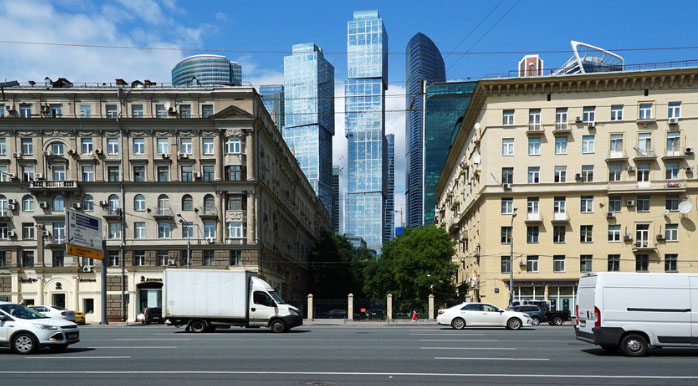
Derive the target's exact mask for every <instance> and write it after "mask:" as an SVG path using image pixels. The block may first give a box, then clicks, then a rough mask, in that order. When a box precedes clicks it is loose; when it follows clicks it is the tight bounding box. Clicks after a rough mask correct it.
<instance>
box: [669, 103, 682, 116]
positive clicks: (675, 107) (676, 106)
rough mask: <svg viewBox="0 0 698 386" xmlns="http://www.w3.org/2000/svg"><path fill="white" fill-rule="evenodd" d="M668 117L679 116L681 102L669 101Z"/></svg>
mask: <svg viewBox="0 0 698 386" xmlns="http://www.w3.org/2000/svg"><path fill="white" fill-rule="evenodd" d="M668 117H669V118H681V102H669V111H668Z"/></svg>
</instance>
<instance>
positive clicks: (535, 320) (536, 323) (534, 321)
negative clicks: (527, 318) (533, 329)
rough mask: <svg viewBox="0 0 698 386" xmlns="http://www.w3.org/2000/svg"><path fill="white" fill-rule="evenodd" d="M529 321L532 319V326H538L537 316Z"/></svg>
mask: <svg viewBox="0 0 698 386" xmlns="http://www.w3.org/2000/svg"><path fill="white" fill-rule="evenodd" d="M531 319H532V321H533V323H531V324H533V325H534V326H537V325H539V324H540V319H539V318H538V317H537V316H534V317H533V318H531Z"/></svg>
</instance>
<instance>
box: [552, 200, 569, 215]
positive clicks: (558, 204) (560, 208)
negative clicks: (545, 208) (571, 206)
mask: <svg viewBox="0 0 698 386" xmlns="http://www.w3.org/2000/svg"><path fill="white" fill-rule="evenodd" d="M553 213H554V214H555V215H564V214H565V213H567V199H566V198H565V197H563V196H556V197H554V198H553ZM555 217H557V216H555Z"/></svg>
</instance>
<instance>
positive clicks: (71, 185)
mask: <svg viewBox="0 0 698 386" xmlns="http://www.w3.org/2000/svg"><path fill="white" fill-rule="evenodd" d="M75 190H78V183H77V181H31V182H30V183H29V191H31V192H38V191H46V192H48V191H75Z"/></svg>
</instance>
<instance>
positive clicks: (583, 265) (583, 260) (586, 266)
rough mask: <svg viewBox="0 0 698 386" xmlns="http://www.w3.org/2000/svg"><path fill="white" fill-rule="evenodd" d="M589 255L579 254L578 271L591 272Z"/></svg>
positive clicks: (590, 257)
mask: <svg viewBox="0 0 698 386" xmlns="http://www.w3.org/2000/svg"><path fill="white" fill-rule="evenodd" d="M592 260H593V259H592V256H591V255H581V256H579V272H591V271H592V269H591V262H592Z"/></svg>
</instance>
